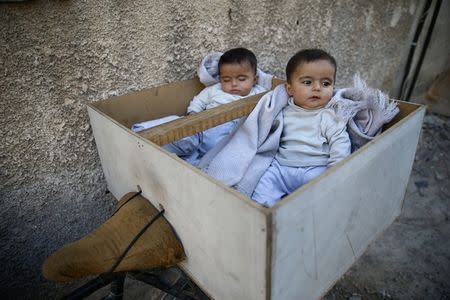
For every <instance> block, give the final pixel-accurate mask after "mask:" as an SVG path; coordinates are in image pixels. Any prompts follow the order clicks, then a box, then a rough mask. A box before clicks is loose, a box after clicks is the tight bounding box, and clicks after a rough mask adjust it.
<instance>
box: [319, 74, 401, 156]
mask: <svg viewBox="0 0 450 300" xmlns="http://www.w3.org/2000/svg"><path fill="white" fill-rule="evenodd" d="M327 107H329V108H332V109H333V110H334V111H335V112H336V114H337V115H338V116H339V117H341V118H342V119H343V120H345V121H346V122H347V131H348V134H349V136H350V140H351V142H352V151H355V150H357V149H359V148H360V147H361V146H363V145H364V144H365V143H367V142H368V141H370V140H373V139H374V138H375V136H377V135H378V134H380V133H381V130H382V127H383V125H384V124H386V123H388V122H390V121H391V120H392V119H393V118H394V117H395V115H396V114H397V113H398V112H399V109H398V107H397V103H396V102H394V101H392V100H390V99H389V96H388V95H386V94H385V93H383V92H381V91H380V90H377V89H373V88H370V87H369V86H367V84H366V82H365V81H364V80H362V79H361V77H360V76H359V74H356V75H355V76H354V77H353V87H350V88H344V89H340V90H338V91H337V92H336V94H335V95H334V96H333V98H332V99H331V100H330V102H328V104H327Z"/></svg>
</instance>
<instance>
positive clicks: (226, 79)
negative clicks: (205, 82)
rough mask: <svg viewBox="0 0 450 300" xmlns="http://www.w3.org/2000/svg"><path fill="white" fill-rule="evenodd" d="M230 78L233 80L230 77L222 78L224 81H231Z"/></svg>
mask: <svg viewBox="0 0 450 300" xmlns="http://www.w3.org/2000/svg"><path fill="white" fill-rule="evenodd" d="M230 80H231V79H230V78H222V81H223V82H230Z"/></svg>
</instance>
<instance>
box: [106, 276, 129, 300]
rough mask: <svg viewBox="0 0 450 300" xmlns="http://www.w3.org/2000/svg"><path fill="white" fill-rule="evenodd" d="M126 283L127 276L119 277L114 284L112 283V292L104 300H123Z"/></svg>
mask: <svg viewBox="0 0 450 300" xmlns="http://www.w3.org/2000/svg"><path fill="white" fill-rule="evenodd" d="M124 283H125V274H122V275H119V276H118V277H117V278H116V279H115V280H114V281H113V282H111V291H110V292H109V294H108V295H107V296H106V297H104V298H103V300H122V297H123V285H124Z"/></svg>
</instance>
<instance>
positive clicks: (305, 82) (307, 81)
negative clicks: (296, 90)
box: [302, 80, 311, 85]
mask: <svg viewBox="0 0 450 300" xmlns="http://www.w3.org/2000/svg"><path fill="white" fill-rule="evenodd" d="M302 83H303V84H305V85H310V84H311V80H303V81H302Z"/></svg>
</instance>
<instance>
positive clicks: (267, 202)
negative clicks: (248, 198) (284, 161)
mask: <svg viewBox="0 0 450 300" xmlns="http://www.w3.org/2000/svg"><path fill="white" fill-rule="evenodd" d="M326 169H327V167H326V166H315V167H288V166H282V165H280V164H279V162H278V161H277V160H276V159H274V160H273V161H272V163H271V164H270V166H269V168H268V169H267V170H266V172H265V173H264V174H263V176H262V177H261V179H260V180H259V182H258V184H257V185H256V188H255V190H254V191H253V194H252V199H253V200H255V201H256V202H258V203H259V204H262V205H264V206H267V207H270V206H273V205H275V203H277V202H278V201H279V200H280V199H281V198H282V197H284V196H286V195H287V194H289V193H292V192H293V191H295V190H296V189H298V188H299V187H301V186H302V185H304V184H305V183H307V182H309V181H311V180H312V179H313V178H315V177H317V176H319V175H320V174H322V173H323V172H324V171H325V170H326Z"/></svg>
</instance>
